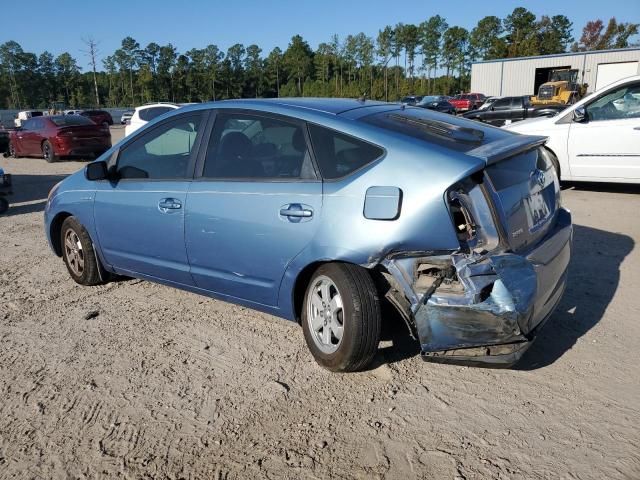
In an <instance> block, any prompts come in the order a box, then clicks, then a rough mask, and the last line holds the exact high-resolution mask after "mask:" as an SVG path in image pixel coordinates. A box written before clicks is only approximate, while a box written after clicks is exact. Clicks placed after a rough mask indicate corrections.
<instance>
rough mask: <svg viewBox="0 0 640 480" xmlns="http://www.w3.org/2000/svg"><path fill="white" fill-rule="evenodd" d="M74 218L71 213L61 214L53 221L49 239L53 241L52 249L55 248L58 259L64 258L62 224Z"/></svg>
mask: <svg viewBox="0 0 640 480" xmlns="http://www.w3.org/2000/svg"><path fill="white" fill-rule="evenodd" d="M72 216H73V215H72V214H71V213H69V212H60V213H58V214H57V215H56V216H55V217H53V220H51V224H50V226H49V238H50V239H51V247H52V248H53V252H54V253H55V254H56V255H57V256H58V257H62V243H61V241H60V240H61V239H60V235H61V233H62V224H63V223H64V221H65V220H66V219H67V218H69V217H72Z"/></svg>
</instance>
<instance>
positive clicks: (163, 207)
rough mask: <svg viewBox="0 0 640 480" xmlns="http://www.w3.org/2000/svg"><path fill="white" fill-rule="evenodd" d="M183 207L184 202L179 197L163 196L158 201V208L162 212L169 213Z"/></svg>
mask: <svg viewBox="0 0 640 480" xmlns="http://www.w3.org/2000/svg"><path fill="white" fill-rule="evenodd" d="M181 208H182V203H180V200H178V199H177V198H163V199H162V200H160V201H159V202H158V210H160V211H161V212H162V213H167V212H169V211H171V210H179V209H181Z"/></svg>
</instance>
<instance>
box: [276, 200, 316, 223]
mask: <svg viewBox="0 0 640 480" xmlns="http://www.w3.org/2000/svg"><path fill="white" fill-rule="evenodd" d="M280 216H282V217H286V218H287V219H288V220H289V221H290V222H296V223H297V222H300V221H303V220H310V219H311V217H312V216H313V210H312V209H311V207H309V206H308V205H302V204H300V203H290V204H289V205H283V206H282V207H280Z"/></svg>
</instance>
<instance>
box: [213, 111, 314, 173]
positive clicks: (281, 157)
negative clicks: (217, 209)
mask: <svg viewBox="0 0 640 480" xmlns="http://www.w3.org/2000/svg"><path fill="white" fill-rule="evenodd" d="M203 176H204V177H207V178H236V179H269V178H270V179H282V180H286V179H315V172H314V170H313V165H312V162H311V156H310V154H309V149H308V147H307V142H306V139H305V135H304V130H303V124H302V123H299V122H291V121H288V120H287V119H284V118H279V117H277V118H276V117H270V116H264V115H255V114H250V113H240V112H238V113H219V114H218V116H217V117H216V123H215V126H214V128H213V132H212V134H211V138H210V140H209V147H208V148H207V156H206V160H205V164H204V172H203Z"/></svg>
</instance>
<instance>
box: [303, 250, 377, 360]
mask: <svg viewBox="0 0 640 480" xmlns="http://www.w3.org/2000/svg"><path fill="white" fill-rule="evenodd" d="M381 323H382V320H381V314H380V301H379V299H378V294H377V291H376V287H375V284H374V283H373V280H372V278H371V276H370V274H369V272H368V271H367V270H366V269H364V268H362V267H359V266H357V265H351V264H346V263H328V264H325V265H322V266H321V267H320V268H318V270H316V272H315V273H314V274H313V276H312V278H311V281H310V282H309V286H308V287H307V291H306V293H305V298H304V305H303V311H302V330H303V332H304V338H305V341H306V343H307V346H308V347H309V350H311V354H312V355H313V357H314V358H315V360H316V361H317V362H318V363H319V364H320V365H321V366H322V367H324V368H326V369H328V370H331V371H334V372H351V371H356V370H361V369H363V368H365V367H366V366H367V365H369V364H370V363H371V361H372V360H373V357H374V355H375V354H376V352H377V350H378V343H379V342H380V328H381Z"/></svg>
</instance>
